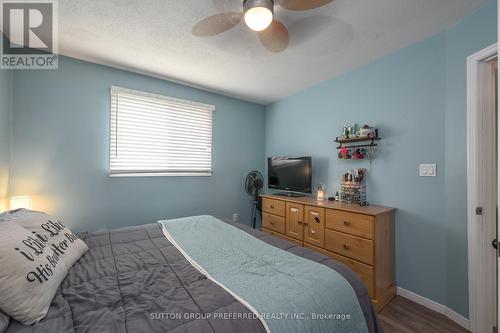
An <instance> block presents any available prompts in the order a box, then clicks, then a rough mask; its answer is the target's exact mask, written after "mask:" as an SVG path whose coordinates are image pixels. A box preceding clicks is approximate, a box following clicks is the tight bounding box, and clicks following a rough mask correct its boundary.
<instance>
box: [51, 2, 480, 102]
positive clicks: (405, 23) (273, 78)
mask: <svg viewBox="0 0 500 333" xmlns="http://www.w3.org/2000/svg"><path fill="white" fill-rule="evenodd" d="M483 2H484V0H376V1H374V0H335V1H334V2H333V3H331V4H329V5H327V6H324V7H322V8H319V9H315V10H310V11H306V12H292V11H286V10H284V9H282V8H277V9H276V15H277V17H278V19H280V20H281V21H282V22H283V23H285V25H286V26H287V27H288V29H289V31H290V46H289V48H288V49H287V50H286V51H284V52H282V53H270V52H269V51H267V50H265V49H264V48H263V46H262V45H261V44H260V42H259V39H258V35H257V34H256V33H255V32H251V31H249V30H248V29H247V28H246V27H245V26H244V24H243V23H240V24H239V25H238V26H236V27H235V28H233V29H232V30H229V31H227V32H225V33H223V34H221V35H218V36H215V37H206V38H200V37H195V36H193V35H192V34H191V29H192V27H193V26H194V25H195V24H196V23H197V22H198V21H200V20H202V19H203V18H205V17H207V16H210V15H214V14H216V13H219V12H223V11H238V10H240V8H241V3H242V1H241V0H85V1H81V0H80V1H78V0H59V50H60V53H61V54H63V55H67V56H70V57H74V58H79V59H83V60H88V61H92V62H96V63H101V64H105V65H110V66H114V67H119V68H125V69H129V70H132V71H137V72H142V73H146V74H149V75H153V76H157V77H162V78H166V79H169V80H173V81H178V82H183V83H186V84H188V85H192V86H196V87H200V88H203V89H207V90H211V91H215V92H219V93H222V94H224V95H228V96H233V97H237V98H240V99H244V100H249V101H253V102H257V103H262V104H267V103H270V102H273V101H276V100H279V99H281V98H283V97H286V96H288V95H291V94H293V93H295V92H297V91H300V90H302V89H304V88H306V87H308V86H311V85H313V84H316V83H319V82H321V81H324V80H327V79H330V78H333V77H334V76H336V75H338V74H340V73H343V72H346V71H348V70H350V69H353V68H356V67H359V66H361V65H363V64H366V63H369V62H371V61H373V60H375V59H377V58H380V57H382V56H384V55H386V54H388V53H391V52H393V51H395V50H397V49H400V48H402V47H404V46H407V45H410V44H412V43H415V42H417V41H420V40H423V39H425V38H427V37H430V36H431V35H433V34H435V33H438V32H440V31H443V30H445V29H446V28H448V27H450V26H451V25H453V24H454V23H456V22H457V21H458V20H460V19H461V18H463V17H464V16H466V15H468V14H470V13H472V12H473V11H474V10H475V9H476V8H478V7H479V6H480V5H481V4H482V3H483Z"/></svg>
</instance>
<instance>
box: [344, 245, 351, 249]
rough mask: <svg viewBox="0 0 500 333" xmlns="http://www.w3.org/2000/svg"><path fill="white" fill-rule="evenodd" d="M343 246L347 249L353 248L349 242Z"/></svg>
mask: <svg viewBox="0 0 500 333" xmlns="http://www.w3.org/2000/svg"><path fill="white" fill-rule="evenodd" d="M343 247H344V249H346V250H349V249H350V248H351V247H350V246H349V245H347V244H344V245H343Z"/></svg>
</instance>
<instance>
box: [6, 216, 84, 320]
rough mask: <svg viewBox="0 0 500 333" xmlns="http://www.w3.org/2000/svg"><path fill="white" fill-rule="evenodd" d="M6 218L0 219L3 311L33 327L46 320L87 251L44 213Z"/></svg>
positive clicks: (56, 221) (60, 224)
mask: <svg viewBox="0 0 500 333" xmlns="http://www.w3.org/2000/svg"><path fill="white" fill-rule="evenodd" d="M5 215H6V214H2V216H0V222H1V223H0V267H2V270H0V309H1V310H2V311H3V312H5V313H6V314H8V315H9V316H10V317H12V318H14V319H15V320H17V321H19V322H21V323H23V324H26V325H27V324H32V323H34V322H37V321H40V320H41V319H43V318H44V317H45V316H46V314H47V311H48V310H49V307H50V303H51V302H52V299H53V298H54V295H55V293H56V291H57V288H59V286H60V284H61V282H62V280H63V279H64V278H65V276H66V273H67V271H68V269H69V268H70V267H71V266H72V265H73V264H74V263H75V262H76V261H77V260H78V259H79V258H80V257H81V256H82V255H83V254H85V252H86V251H87V250H88V247H87V245H86V244H85V243H84V242H83V241H82V240H80V239H79V238H78V237H76V236H75V234H73V233H72V232H71V230H69V229H68V228H67V227H65V226H64V225H63V224H62V223H61V222H60V221H58V220H56V219H53V218H51V217H50V216H49V215H47V214H45V213H42V212H33V211H29V210H18V211H14V212H10V213H9V214H7V215H9V216H8V217H6V216H5Z"/></svg>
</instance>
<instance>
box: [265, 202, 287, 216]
mask: <svg viewBox="0 0 500 333" xmlns="http://www.w3.org/2000/svg"><path fill="white" fill-rule="evenodd" d="M262 211H264V212H266V213H271V214H275V215H279V216H283V217H285V202H284V201H281V200H275V199H269V198H262Z"/></svg>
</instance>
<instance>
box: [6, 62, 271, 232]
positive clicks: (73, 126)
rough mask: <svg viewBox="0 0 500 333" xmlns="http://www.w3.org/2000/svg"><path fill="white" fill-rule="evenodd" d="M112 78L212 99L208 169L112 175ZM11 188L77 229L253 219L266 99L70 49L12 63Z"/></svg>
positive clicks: (155, 90)
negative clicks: (250, 185)
mask: <svg viewBox="0 0 500 333" xmlns="http://www.w3.org/2000/svg"><path fill="white" fill-rule="evenodd" d="M112 85H116V86H120V87H126V88H131V89H137V90H143V91H147V92H152V93H159V94H164V95H167V96H173V97H177V98H183V99H190V100H194V101H199V102H203V103H208V104H214V105H215V106H216V113H215V118H214V174H213V176H212V177H146V178H110V177H108V159H109V154H108V150H109V144H108V142H109V139H108V137H109V109H110V87H111V86H112ZM12 91H13V96H12V101H13V126H12V133H13V155H12V173H11V192H12V194H13V195H22V194H30V195H32V196H33V205H34V208H35V209H42V210H46V211H48V212H50V213H53V214H56V215H58V216H60V217H61V218H62V219H63V220H64V221H66V222H67V223H68V224H69V225H71V226H73V227H74V229H76V230H93V229H99V228H113V227H119V226H126V225H137V224H142V223H152V222H155V221H157V220H158V219H164V218H175V217H181V216H186V215H193V214H206V213H209V214H214V215H219V216H229V217H231V216H232V213H233V212H237V213H239V214H240V219H241V220H242V221H243V222H246V223H248V222H249V220H250V214H251V212H250V207H251V203H252V201H251V198H250V197H249V196H247V194H246V193H245V191H244V188H243V182H244V178H245V175H246V174H247V172H249V171H251V170H252V169H259V170H262V169H263V160H264V117H265V116H264V108H263V107H262V106H259V105H256V104H252V103H247V102H243V101H239V100H236V99H232V98H228V97H224V96H221V95H217V94H213V93H209V92H206V91H201V90H198V89H194V88H189V87H186V86H181V85H178V84H174V83H170V82H167V81H163V80H158V79H154V78H151V77H147V76H143V75H138V74H133V73H130V72H126V71H121V70H117V69H112V68H109V67H105V66H100V65H95V64H91V63H87V62H82V61H78V60H74V59H70V58H65V57H61V58H60V62H59V69H58V70H29V71H28V70H25V71H21V70H19V71H15V72H14V74H13V82H12Z"/></svg>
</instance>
